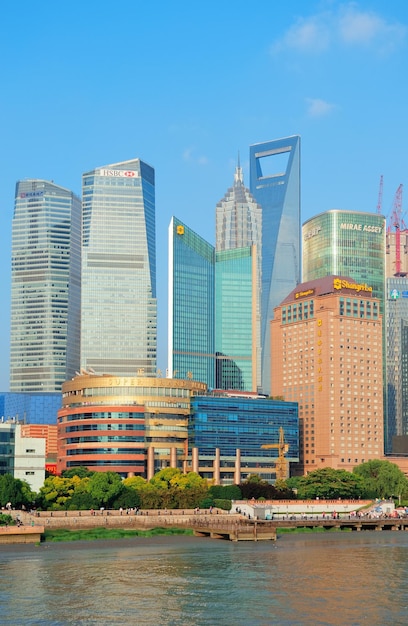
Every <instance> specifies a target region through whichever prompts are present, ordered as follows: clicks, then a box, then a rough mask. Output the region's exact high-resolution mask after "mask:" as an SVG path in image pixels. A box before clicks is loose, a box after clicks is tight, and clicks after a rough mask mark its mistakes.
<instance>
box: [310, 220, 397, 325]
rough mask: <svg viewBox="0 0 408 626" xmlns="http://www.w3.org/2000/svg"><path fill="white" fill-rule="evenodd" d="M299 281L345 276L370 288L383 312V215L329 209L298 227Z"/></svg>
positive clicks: (382, 312)
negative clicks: (301, 278)
mask: <svg viewBox="0 0 408 626" xmlns="http://www.w3.org/2000/svg"><path fill="white" fill-rule="evenodd" d="M302 235H303V280H302V282H307V281H309V280H314V279H315V278H323V277H324V276H330V275H334V274H337V275H340V276H349V277H350V278H353V279H354V280H356V281H357V282H359V283H367V284H368V285H370V286H371V287H372V288H373V296H374V297H375V298H379V300H380V307H381V309H380V310H381V314H384V281H385V218H384V217H383V216H382V215H379V214H378V213H364V212H359V211H340V210H338V209H333V210H331V211H326V212H325V213H320V214H319V215H316V216H315V217H312V218H311V219H309V220H307V222H305V223H304V224H303V227H302Z"/></svg>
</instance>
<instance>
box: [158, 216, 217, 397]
mask: <svg viewBox="0 0 408 626" xmlns="http://www.w3.org/2000/svg"><path fill="white" fill-rule="evenodd" d="M214 265H215V251H214V247H213V246H212V245H210V244H209V243H207V242H206V241H205V240H204V239H202V237H200V236H199V235H197V234H196V233H195V232H194V231H192V230H191V229H190V228H188V227H187V226H186V225H185V224H183V223H182V222H180V220H178V219H177V218H175V217H173V218H172V220H171V222H170V227H169V333H168V341H169V346H168V359H169V363H168V375H169V376H170V377H173V378H181V379H193V380H197V381H200V382H204V383H206V384H207V385H208V387H210V388H214V384H215V349H214V285H215V282H214V281H215V270H214Z"/></svg>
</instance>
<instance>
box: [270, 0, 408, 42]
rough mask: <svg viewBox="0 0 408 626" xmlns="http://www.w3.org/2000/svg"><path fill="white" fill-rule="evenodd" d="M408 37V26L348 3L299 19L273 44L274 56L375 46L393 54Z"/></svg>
mask: <svg viewBox="0 0 408 626" xmlns="http://www.w3.org/2000/svg"><path fill="white" fill-rule="evenodd" d="M406 35H407V26H406V25H404V24H400V23H398V22H394V23H391V22H387V21H386V20H385V19H384V18H382V17H381V16H380V15H379V14H377V13H374V12H373V11H368V10H360V9H359V8H358V4H357V3H345V4H342V5H340V6H339V7H338V9H336V10H332V11H325V12H321V13H317V14H315V15H312V16H310V17H307V18H298V19H297V21H296V22H295V24H293V25H292V26H291V27H290V28H289V29H288V30H287V32H286V33H285V34H284V35H283V37H282V38H281V39H279V40H278V41H276V42H275V43H274V45H273V46H272V52H280V51H282V50H294V51H298V52H305V53H320V52H324V51H325V50H327V49H328V48H329V47H331V46H333V45H334V44H336V43H337V44H339V45H341V46H343V45H347V46H361V45H363V46H373V47H375V48H376V49H377V50H378V51H379V52H383V53H384V52H391V51H392V50H393V49H394V48H395V47H396V46H397V45H398V44H399V43H401V42H402V41H403V39H405V38H406Z"/></svg>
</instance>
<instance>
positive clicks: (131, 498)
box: [112, 485, 140, 509]
mask: <svg viewBox="0 0 408 626" xmlns="http://www.w3.org/2000/svg"><path fill="white" fill-rule="evenodd" d="M112 507H113V508H114V509H120V508H121V507H122V509H134V508H138V507H140V496H139V494H138V492H137V491H136V490H135V489H132V488H131V487H126V486H125V485H123V489H122V491H121V492H120V494H119V495H118V497H117V498H115V500H113V502H112Z"/></svg>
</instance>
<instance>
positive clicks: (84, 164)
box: [0, 0, 408, 391]
mask: <svg viewBox="0 0 408 626" xmlns="http://www.w3.org/2000/svg"><path fill="white" fill-rule="evenodd" d="M110 9H111V7H110V6H109V5H108V4H107V3H105V2H104V0H102V1H101V2H100V3H99V4H98V11H97V12H95V11H94V10H92V9H91V7H83V6H82V5H81V6H79V5H78V6H75V3H74V4H71V5H69V6H65V5H63V6H57V7H56V6H54V5H53V6H52V11H51V10H50V6H49V5H48V3H47V2H45V3H43V4H42V5H41V6H39V7H34V6H32V5H29V4H27V5H24V3H23V6H22V7H21V5H19V6H12V5H8V6H7V7H6V8H5V10H4V12H3V15H2V17H3V19H2V25H1V27H0V28H1V33H2V38H1V44H0V45H1V46H2V51H3V56H4V57H5V58H6V57H7V59H8V61H7V64H5V67H4V75H3V94H4V97H3V98H2V102H1V104H0V113H1V115H0V131H1V137H2V146H3V151H2V154H3V162H2V185H1V188H0V203H1V207H2V211H1V217H0V237H1V239H0V262H1V264H2V267H3V280H2V291H1V293H2V304H3V306H2V311H1V314H0V323H1V328H2V332H1V334H0V349H1V352H2V356H3V359H2V360H1V365H0V389H2V390H4V391H6V390H7V389H8V379H9V363H8V354H9V335H10V292H11V282H10V273H11V269H10V268H11V220H12V212H13V199H14V198H13V196H14V186H15V183H16V181H17V180H23V179H26V178H27V179H28V178H41V179H45V180H49V181H55V183H56V184H57V185H60V186H62V187H64V188H67V189H70V190H72V191H73V192H74V193H75V194H76V195H80V190H81V174H82V172H84V171H89V170H91V169H92V168H94V167H95V166H96V165H97V164H99V163H113V162H117V161H122V160H127V159H131V158H134V157H135V156H138V157H140V158H141V159H143V160H144V161H146V162H147V163H149V164H151V165H152V166H153V167H154V169H155V171H156V212H157V250H158V255H157V283H158V284H157V292H158V307H159V313H158V329H159V331H158V332H159V337H158V350H159V355H158V367H160V368H162V369H165V364H166V360H167V358H166V354H165V349H166V345H167V341H166V329H167V305H166V302H167V295H166V294H167V226H168V223H169V221H170V218H171V216H172V215H177V216H178V217H179V219H180V220H181V221H182V222H183V223H186V224H189V226H190V227H191V228H192V229H193V230H194V231H195V232H199V233H200V234H201V235H202V236H203V237H204V238H205V239H206V240H208V241H211V242H212V241H213V233H214V223H215V206H216V203H217V202H218V200H219V198H220V197H222V195H223V193H224V192H225V189H226V187H227V186H228V184H229V183H230V180H231V178H232V176H233V172H234V169H235V165H236V155H237V152H238V151H239V152H240V154H241V165H242V168H243V172H244V179H245V180H246V181H249V166H248V163H249V150H248V147H249V146H250V145H253V144H255V143H257V142H262V141H269V140H271V139H274V138H276V137H284V136H290V135H294V134H298V135H300V136H301V138H302V189H301V193H302V207H301V221H302V222H303V221H305V220H306V219H309V218H310V217H312V216H313V215H316V214H318V213H321V212H323V211H326V210H329V209H331V208H341V209H344V210H357V211H368V212H372V211H375V209H376V206H377V201H378V186H379V180H380V176H381V175H384V195H383V213H384V215H385V216H388V215H389V213H390V209H391V205H392V201H393V196H394V193H395V190H396V189H397V187H398V185H399V184H400V183H405V182H406V157H405V152H404V147H405V145H406V139H407V134H408V128H407V126H406V124H405V117H406V116H405V109H406V105H405V102H406V100H407V90H408V87H407V85H406V84H405V82H404V81H403V80H402V77H403V76H404V69H405V60H406V58H407V51H408V38H407V33H408V6H407V5H406V4H405V3H401V2H397V1H395V0H390V2H388V3H387V4H386V5H384V4H383V3H382V2H380V0H373V1H366V0H364V1H362V2H357V3H349V2H338V1H336V0H335V1H330V2H328V1H327V2H326V1H324V0H323V1H321V0H316V1H315V2H314V1H312V2H311V3H308V4H307V5H305V3H304V2H301V1H300V0H298V1H297V0H293V1H292V2H290V3H287V4H285V6H280V7H279V11H278V10H276V8H275V7H274V6H273V5H271V4H270V3H268V2H264V1H261V3H260V5H259V6H258V9H259V10H258V11H256V12H254V11H249V9H248V5H247V3H245V2H243V1H240V0H238V2H236V3H235V4H234V11H231V9H230V7H229V5H227V4H226V5H221V6H220V5H219V3H212V2H210V3H207V4H206V5H205V6H204V5H191V3H187V2H184V1H181V0H179V1H176V2H175V3H172V5H171V6H170V5H169V6H166V5H165V6H162V7H160V11H155V10H154V8H153V7H151V6H147V5H143V6H130V7H126V11H123V12H120V11H115V12H112V10H110ZM61 23H64V29H61V28H59V27H57V25H59V24H61ZM243 24H244V25H245V29H246V30H245V32H246V33H247V35H246V34H245V33H243V40H242V42H241V45H237V37H236V35H237V33H238V32H243V31H242V29H243ZM141 25H143V28H141ZM39 32H40V33H43V32H47V37H39V36H38V33H39ZM135 33H136V34H135ZM73 40H75V46H73V45H72V42H73ZM107 41H109V50H111V49H112V48H115V47H116V49H117V50H120V57H121V59H123V62H118V58H117V55H111V54H110V53H109V52H108V49H107V44H106V42H107ZM209 41H213V42H216V44H217V45H208V42H209ZM90 66H92V69H90V70H88V68H89V67H90ZM85 68H86V69H85ZM233 84H234V85H242V86H243V88H244V90H245V97H242V98H240V97H237V98H235V99H232V98H228V97H227V98H226V97H220V94H221V93H225V92H226V90H227V89H228V88H229V89H230V88H231V86H232V85H233ZM45 86H46V87H45ZM142 86H143V88H142ZM252 94H254V96H252ZM160 353H161V354H160Z"/></svg>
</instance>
